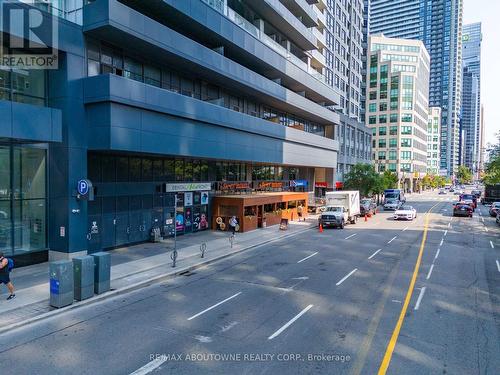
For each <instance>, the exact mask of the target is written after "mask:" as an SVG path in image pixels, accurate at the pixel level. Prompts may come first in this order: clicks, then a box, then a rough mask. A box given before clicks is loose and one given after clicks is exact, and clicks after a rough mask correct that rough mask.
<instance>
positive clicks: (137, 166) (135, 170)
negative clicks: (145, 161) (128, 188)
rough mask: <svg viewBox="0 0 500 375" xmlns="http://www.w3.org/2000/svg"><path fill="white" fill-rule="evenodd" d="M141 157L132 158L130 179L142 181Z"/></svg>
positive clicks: (130, 161)
mask: <svg viewBox="0 0 500 375" xmlns="http://www.w3.org/2000/svg"><path fill="white" fill-rule="evenodd" d="M141 162H142V161H141V158H130V160H129V165H130V167H129V168H130V181H134V182H138V181H141V172H142V165H141V164H142V163H141Z"/></svg>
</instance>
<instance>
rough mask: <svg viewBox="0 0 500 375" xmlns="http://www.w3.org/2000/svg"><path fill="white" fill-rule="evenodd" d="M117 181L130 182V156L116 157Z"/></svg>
mask: <svg viewBox="0 0 500 375" xmlns="http://www.w3.org/2000/svg"><path fill="white" fill-rule="evenodd" d="M116 181H117V182H128V181H129V165H128V157H126V156H119V157H117V158H116Z"/></svg>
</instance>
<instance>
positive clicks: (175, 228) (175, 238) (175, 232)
mask: <svg viewBox="0 0 500 375" xmlns="http://www.w3.org/2000/svg"><path fill="white" fill-rule="evenodd" d="M170 258H172V267H175V263H176V261H177V193H175V199H174V251H173V252H172V255H171V256H170Z"/></svg>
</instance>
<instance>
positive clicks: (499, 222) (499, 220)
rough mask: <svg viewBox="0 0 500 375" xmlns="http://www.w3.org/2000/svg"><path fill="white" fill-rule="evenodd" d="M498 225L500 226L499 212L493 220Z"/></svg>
mask: <svg viewBox="0 0 500 375" xmlns="http://www.w3.org/2000/svg"><path fill="white" fill-rule="evenodd" d="M495 221H496V222H497V224H498V225H500V211H499V212H497V219H496V220H495Z"/></svg>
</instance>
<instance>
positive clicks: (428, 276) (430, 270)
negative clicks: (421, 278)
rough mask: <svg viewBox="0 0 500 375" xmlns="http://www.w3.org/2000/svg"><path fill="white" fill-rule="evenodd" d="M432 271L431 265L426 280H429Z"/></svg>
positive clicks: (432, 265) (432, 266)
mask: <svg viewBox="0 0 500 375" xmlns="http://www.w3.org/2000/svg"><path fill="white" fill-rule="evenodd" d="M433 269H434V264H431V268H429V273H428V274H427V277H426V279H427V280H429V279H430V278H431V274H432V270H433Z"/></svg>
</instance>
